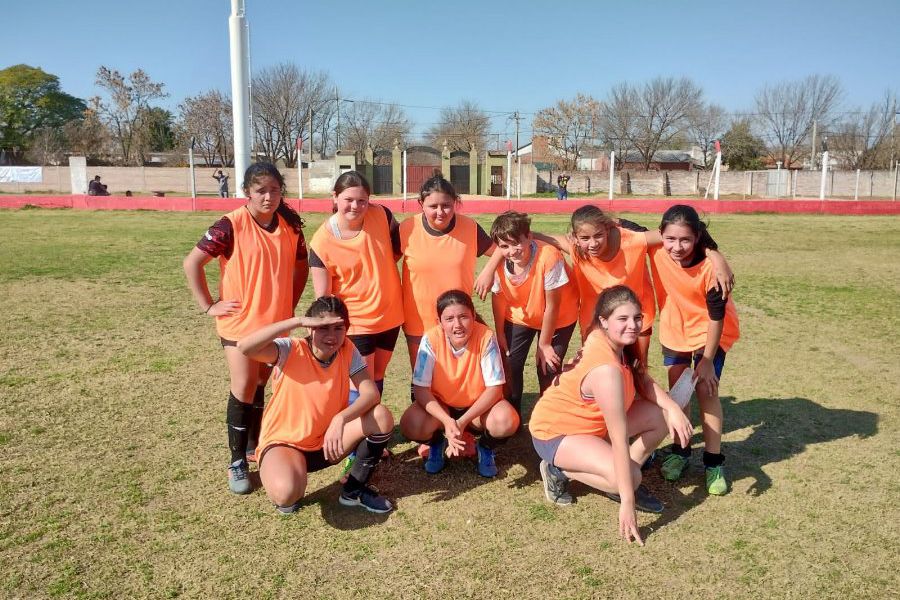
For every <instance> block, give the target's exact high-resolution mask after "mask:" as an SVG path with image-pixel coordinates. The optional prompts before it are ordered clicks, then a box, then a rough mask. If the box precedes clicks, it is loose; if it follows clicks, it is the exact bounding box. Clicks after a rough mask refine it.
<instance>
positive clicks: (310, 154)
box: [309, 105, 313, 162]
mask: <svg viewBox="0 0 900 600" xmlns="http://www.w3.org/2000/svg"><path fill="white" fill-rule="evenodd" d="M312 121H313V119H312V105H310V107H309V162H312V161H313V155H312V153H313V130H312Z"/></svg>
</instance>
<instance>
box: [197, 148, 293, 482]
mask: <svg viewBox="0 0 900 600" xmlns="http://www.w3.org/2000/svg"><path fill="white" fill-rule="evenodd" d="M242 187H243V190H244V193H245V194H246V195H247V204H245V205H244V206H242V207H240V208H238V209H237V210H234V211H232V212H230V213H228V214H227V215H225V216H224V217H222V218H221V219H219V220H218V221H216V222H215V223H214V224H213V226H212V227H210V228H209V230H208V231H207V232H206V235H204V236H203V238H202V239H201V240H200V241H199V242H197V246H196V247H195V248H194V249H193V250H191V252H190V254H188V255H187V257H186V258H185V259H184V273H185V275H186V276H187V280H188V287H189V288H190V290H191V293H192V294H193V295H194V299H195V300H196V301H197V304H199V305H200V310H201V311H203V313H204V314H206V315H208V316H210V317H214V318H215V320H216V331H217V333H218V334H219V339H220V341H221V343H222V348H223V350H224V351H225V362H226V363H227V364H228V372H229V374H230V375H231V389H230V393H229V395H228V408H227V413H226V423H227V425H228V446H229V449H230V450H231V461H230V465H229V467H228V489H230V490H231V491H232V492H233V493H235V494H249V493H250V492H251V491H253V486H252V485H251V484H250V477H249V476H250V472H249V468H248V465H247V461H248V460H251V461H252V460H255V448H256V444H257V439H258V437H259V427H260V423H261V421H262V413H263V401H264V397H265V388H266V381H267V380H268V378H269V372H270V370H269V368H268V367H266V366H265V365H263V364H260V363H259V362H257V361H255V360H253V359H251V358H247V357H246V356H244V355H243V354H241V353H240V352H238V349H237V347H236V343H237V340H238V339H240V338H242V337H244V336H245V335H247V334H249V333H250V332H251V331H255V330H257V329H259V328H260V327H262V326H264V325H269V324H271V323H274V322H276V321H281V320H282V319H287V318H288V317H290V316H291V315H292V314H294V307H295V306H297V302H298V301H299V300H300V295H301V294H302V293H303V288H304V287H305V286H306V276H307V274H308V272H309V267H308V263H307V254H306V243H305V242H304V240H303V233H302V231H301V229H300V228H301V227H303V220H302V219H301V218H300V216H299V215H298V214H297V213H295V212H294V211H293V210H292V209H291V208H290V207H289V206H288V205H287V204H285V203H284V201H283V200H282V196H283V195H284V177H282V176H281V173H279V172H278V169H276V168H275V165H273V164H271V163H255V164H252V165H250V167H249V168H248V169H247V171H246V173H244V182H243V186H242ZM214 258H218V259H219V268H220V271H221V280H220V281H219V293H218V297H217V299H216V300H213V297H212V295H211V294H210V292H209V286H208V284H207V282H206V271H205V269H204V267H205V266H206V265H207V264H208V263H209V262H210V261H212V260H213V259H214Z"/></svg>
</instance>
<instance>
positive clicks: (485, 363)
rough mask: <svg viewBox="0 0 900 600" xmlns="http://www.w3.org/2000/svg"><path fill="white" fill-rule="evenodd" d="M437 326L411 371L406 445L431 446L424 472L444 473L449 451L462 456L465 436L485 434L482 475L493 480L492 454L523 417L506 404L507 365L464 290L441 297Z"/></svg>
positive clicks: (403, 428)
mask: <svg viewBox="0 0 900 600" xmlns="http://www.w3.org/2000/svg"><path fill="white" fill-rule="evenodd" d="M436 308H437V310H436V313H437V315H438V318H439V324H438V325H437V326H435V327H432V328H431V329H429V330H428V331H427V332H425V335H424V336H423V337H422V341H421V344H419V348H418V351H417V354H416V365H415V368H414V369H413V378H412V384H413V394H414V396H415V402H414V403H413V404H412V405H411V406H410V407H409V408H408V409H406V412H404V413H403V417H402V418H401V419H400V431H402V432H403V435H404V436H406V438H407V439H410V440H416V441H418V442H423V443H428V445H429V451H428V456H427V458H426V460H425V471H426V472H428V473H431V474H435V473H438V472H439V471H441V469H443V468H444V453H445V451H446V452H447V454H449V455H450V456H458V455H460V454H461V453H462V452H463V450H464V448H465V441H464V440H463V432H465V431H466V429H467V428H470V427H471V428H472V429H474V430H476V431H478V432H481V437H480V439H479V440H478V443H477V444H476V450H477V454H478V467H477V469H478V474H479V475H481V476H482V477H495V476H496V475H497V466H496V464H495V462H494V449H495V448H496V447H497V446H499V445H500V444H501V443H503V442H504V441H505V440H506V438H508V437H510V436H512V435H513V434H514V433H515V432H516V431H517V430H518V428H519V416H518V414H517V413H516V411H515V409H514V408H513V407H512V405H511V404H510V403H509V402H507V401H506V400H504V399H503V383H504V382H505V377H504V375H503V363H502V361H501V358H500V349H499V347H498V346H497V340H496V339H495V338H494V333H493V332H492V331H491V330H490V328H489V327H488V326H487V325H485V324H484V323H482V322H479V320H478V317H477V315H476V314H475V306H474V305H473V304H472V298H471V297H469V295H468V294H467V293H465V292H463V291H462V290H449V291H447V292H444V293H443V294H441V295H440V296H439V297H438V299H437V303H436Z"/></svg>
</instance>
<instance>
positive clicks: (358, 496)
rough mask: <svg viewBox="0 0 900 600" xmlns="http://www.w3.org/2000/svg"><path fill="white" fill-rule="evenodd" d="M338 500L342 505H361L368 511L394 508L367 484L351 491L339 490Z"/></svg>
mask: <svg viewBox="0 0 900 600" xmlns="http://www.w3.org/2000/svg"><path fill="white" fill-rule="evenodd" d="M338 502H340V503H341V504H343V505H344V506H362V507H363V508H365V509H366V510H367V511H369V512H373V513H386V512H391V511H392V510H394V505H393V504H391V502H390V500H388V499H387V498H385V497H384V496H381V495H379V493H378V492H377V491H375V490H374V489H373V488H370V487H368V486H363V487H361V488H360V489H358V490H355V491H352V492H347V491H344V492H341V497H340V498H338Z"/></svg>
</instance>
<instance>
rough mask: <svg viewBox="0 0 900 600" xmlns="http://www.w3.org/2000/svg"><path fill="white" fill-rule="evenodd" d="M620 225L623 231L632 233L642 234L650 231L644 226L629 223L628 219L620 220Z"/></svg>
mask: <svg viewBox="0 0 900 600" xmlns="http://www.w3.org/2000/svg"><path fill="white" fill-rule="evenodd" d="M619 225H621V226H622V228H623V229H629V230H631V231H640V232H642V233H643V232H645V231H650V230H649V229H647V228H646V227H644V226H643V225H640V224H639V223H635V222H634V221H629V220H628V219H619Z"/></svg>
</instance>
